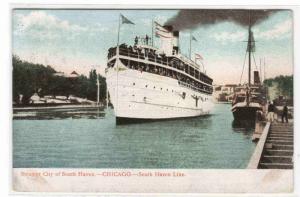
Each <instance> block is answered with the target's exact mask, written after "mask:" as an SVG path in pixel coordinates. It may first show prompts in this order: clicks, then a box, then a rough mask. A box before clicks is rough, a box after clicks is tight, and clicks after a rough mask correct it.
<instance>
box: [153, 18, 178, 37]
mask: <svg viewBox="0 0 300 197" xmlns="http://www.w3.org/2000/svg"><path fill="white" fill-rule="evenodd" d="M154 23H155V36H156V37H163V38H173V35H172V32H170V31H169V30H167V29H166V28H164V27H163V26H161V25H160V24H158V23H157V22H154Z"/></svg>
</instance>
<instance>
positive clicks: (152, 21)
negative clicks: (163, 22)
mask: <svg viewBox="0 0 300 197" xmlns="http://www.w3.org/2000/svg"><path fill="white" fill-rule="evenodd" d="M153 23H154V21H153V19H152V35H151V37H152V38H151V39H152V47H153V46H154V40H153V27H154V25H153Z"/></svg>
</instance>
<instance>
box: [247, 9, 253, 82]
mask: <svg viewBox="0 0 300 197" xmlns="http://www.w3.org/2000/svg"><path fill="white" fill-rule="evenodd" d="M248 31H249V32H248V34H249V35H248V55H249V56H248V61H249V63H248V64H249V70H248V84H249V86H250V85H251V51H252V40H251V19H250V11H249V30H248Z"/></svg>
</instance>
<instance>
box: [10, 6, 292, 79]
mask: <svg viewBox="0 0 300 197" xmlns="http://www.w3.org/2000/svg"><path fill="white" fill-rule="evenodd" d="M120 13H121V14H122V15H124V16H125V17H126V18H128V19H129V20H130V21H132V22H133V23H135V25H129V24H123V25H121V29H120V43H127V44H129V45H132V44H133V43H134V38H135V36H136V35H138V36H145V35H146V34H148V35H149V36H151V32H152V20H154V21H157V22H158V23H160V24H164V23H165V22H166V21H167V20H168V19H170V18H171V17H173V16H175V15H176V14H177V13H178V10H41V9H39V10H28V9H27V10H19V9H17V10H14V11H13V16H12V20H13V21H12V23H13V24H12V28H13V29H12V34H13V35H12V42H13V43H12V46H13V47H12V50H13V51H12V52H13V54H14V55H17V56H19V57H20V58H21V59H22V60H26V61H29V62H33V63H41V64H44V65H51V66H52V67H54V68H55V69H56V70H57V71H61V72H65V73H71V72H72V71H74V70H75V71H76V72H77V73H79V74H84V75H87V74H88V73H89V71H90V70H91V69H96V70H97V71H98V72H99V73H100V74H102V75H105V72H104V70H105V67H106V61H107V51H108V49H109V48H110V47H113V46H116V44H117V34H118V20H119V15H120ZM252 30H253V32H254V38H255V40H256V51H255V53H254V57H255V62H254V59H252V61H253V63H254V65H252V67H253V68H254V70H255V69H258V70H262V71H263V70H264V67H263V66H262V67H261V66H260V65H261V64H260V62H263V61H262V59H265V65H266V66H265V70H266V78H270V77H275V76H278V75H291V74H293V13H292V11H289V10H284V11H279V12H276V13H275V14H273V15H272V16H271V17H269V18H268V19H267V20H265V21H263V22H261V23H259V24H258V25H256V26H254V27H253V28H252ZM247 33H248V29H247V28H245V27H242V26H239V25H237V24H235V23H233V22H228V21H227V22H221V23H216V24H213V25H205V26H202V25H201V24H200V25H199V26H197V27H196V28H195V29H193V30H184V31H182V32H180V41H179V42H180V44H179V45H180V51H181V53H182V54H185V55H186V56H188V54H189V38H190V34H192V35H193V36H194V37H195V38H196V39H197V41H193V42H192V59H194V57H193V54H194V53H199V54H201V56H202V57H203V61H202V63H203V64H204V67H205V70H206V73H207V74H208V75H209V76H210V77H211V78H212V79H213V80H214V84H229V83H230V84H232V83H240V81H241V82H242V83H243V82H245V81H247V70H244V72H242V71H243V64H244V57H245V53H246V47H247V43H246V42H245V41H246V40H247ZM159 45H160V41H159V39H158V38H155V46H156V47H159ZM245 67H246V68H247V64H246V66H245ZM246 68H245V69H246ZM242 73H243V75H242ZM262 74H263V72H262Z"/></svg>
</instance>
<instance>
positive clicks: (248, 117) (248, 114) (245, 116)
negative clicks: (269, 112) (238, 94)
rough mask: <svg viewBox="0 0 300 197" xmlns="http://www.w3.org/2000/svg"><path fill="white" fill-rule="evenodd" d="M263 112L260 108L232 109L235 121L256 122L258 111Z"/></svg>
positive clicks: (244, 107) (239, 107)
mask: <svg viewBox="0 0 300 197" xmlns="http://www.w3.org/2000/svg"><path fill="white" fill-rule="evenodd" d="M261 110H262V108H261V107H258V106H238V107H233V108H232V114H233V117H234V121H238V122H240V121H248V122H255V120H256V114H257V111H261Z"/></svg>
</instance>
